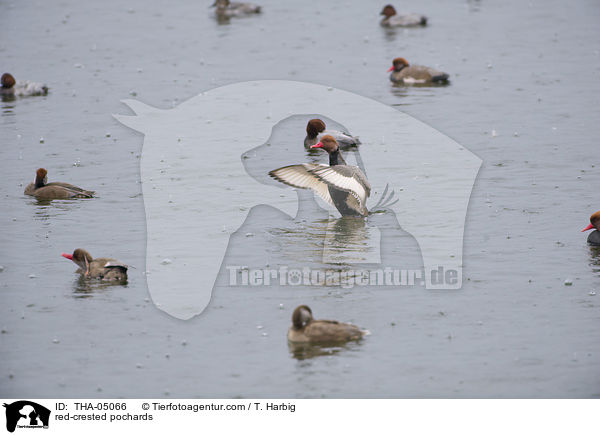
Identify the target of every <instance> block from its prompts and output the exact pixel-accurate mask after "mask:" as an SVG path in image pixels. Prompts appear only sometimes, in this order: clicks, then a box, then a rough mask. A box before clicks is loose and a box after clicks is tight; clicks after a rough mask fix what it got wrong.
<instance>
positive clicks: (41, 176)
mask: <svg viewBox="0 0 600 435" xmlns="http://www.w3.org/2000/svg"><path fill="white" fill-rule="evenodd" d="M23 193H24V194H25V195H31V196H35V197H36V198H37V199H42V200H51V199H70V198H92V197H93V196H94V192H93V191H91V190H84V189H82V188H81V187H77V186H73V185H72V184H68V183H60V182H58V181H55V182H53V183H48V171H46V170H45V169H44V168H40V169H38V170H37V171H36V173H35V181H34V182H33V183H29V184H28V185H27V187H26V188H25V192H23Z"/></svg>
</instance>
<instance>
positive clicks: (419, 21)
mask: <svg viewBox="0 0 600 435" xmlns="http://www.w3.org/2000/svg"><path fill="white" fill-rule="evenodd" d="M380 15H385V18H383V19H382V20H381V23H380V24H381V25H382V26H383V27H417V26H426V25H427V17H426V16H424V15H418V14H406V15H398V14H397V13H396V9H395V8H394V6H392V5H386V6H384V8H383V10H382V11H381V13H380Z"/></svg>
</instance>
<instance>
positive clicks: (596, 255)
mask: <svg viewBox="0 0 600 435" xmlns="http://www.w3.org/2000/svg"><path fill="white" fill-rule="evenodd" d="M588 248H589V250H590V263H589V264H590V266H591V267H592V271H593V272H594V273H598V274H600V246H594V245H589V246H588Z"/></svg>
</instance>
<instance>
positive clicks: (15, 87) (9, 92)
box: [0, 73, 48, 97]
mask: <svg viewBox="0 0 600 435" xmlns="http://www.w3.org/2000/svg"><path fill="white" fill-rule="evenodd" d="M47 93H48V87H47V86H46V85H44V84H42V83H36V82H31V81H29V80H19V81H16V80H15V78H14V77H13V76H12V74H10V73H4V74H2V77H0V95H2V96H6V97H29V96H34V95H46V94H47Z"/></svg>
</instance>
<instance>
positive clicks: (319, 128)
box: [304, 118, 360, 149]
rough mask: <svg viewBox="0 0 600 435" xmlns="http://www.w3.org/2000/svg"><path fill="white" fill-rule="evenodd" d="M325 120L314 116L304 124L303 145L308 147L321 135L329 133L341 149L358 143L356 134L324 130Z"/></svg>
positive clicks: (318, 139) (319, 138)
mask: <svg viewBox="0 0 600 435" xmlns="http://www.w3.org/2000/svg"><path fill="white" fill-rule="evenodd" d="M326 128H327V127H326V126H325V122H323V120H321V119H318V118H315V119H311V120H310V121H308V123H307V124H306V137H305V138H304V146H305V147H306V148H310V147H312V146H313V145H316V144H317V143H318V142H319V141H320V140H321V138H322V137H323V136H325V135H330V136H333V137H334V138H335V140H336V141H337V142H338V144H339V146H340V148H341V149H348V148H351V147H355V146H356V145H358V144H360V140H359V139H358V137H356V136H350V134H348V133H345V132H343V131H338V130H329V129H327V130H326Z"/></svg>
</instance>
